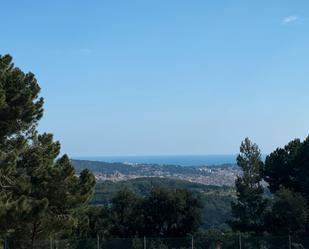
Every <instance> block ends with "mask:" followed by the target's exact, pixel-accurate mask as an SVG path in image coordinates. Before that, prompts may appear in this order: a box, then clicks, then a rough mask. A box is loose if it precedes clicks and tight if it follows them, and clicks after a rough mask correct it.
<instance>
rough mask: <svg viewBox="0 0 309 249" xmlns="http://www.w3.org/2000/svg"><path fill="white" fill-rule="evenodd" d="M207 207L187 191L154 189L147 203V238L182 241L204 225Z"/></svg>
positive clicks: (145, 202)
mask: <svg viewBox="0 0 309 249" xmlns="http://www.w3.org/2000/svg"><path fill="white" fill-rule="evenodd" d="M202 208H203V204H202V202H201V200H200V198H199V196H194V195H193V194H192V192H190V191H188V190H185V189H166V188H159V187H157V188H154V189H153V190H152V191H151V192H150V195H149V196H148V197H146V199H145V200H144V205H143V211H144V223H143V224H144V228H143V233H144V234H143V235H147V236H165V237H181V236H187V235H188V234H193V233H194V232H196V231H197V229H198V228H199V226H200V224H201V212H202Z"/></svg>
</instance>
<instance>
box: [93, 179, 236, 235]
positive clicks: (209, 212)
mask: <svg viewBox="0 0 309 249" xmlns="http://www.w3.org/2000/svg"><path fill="white" fill-rule="evenodd" d="M155 186H161V187H168V188H185V189H189V190H191V191H193V192H194V193H196V194H200V196H201V198H202V201H203V203H204V206H205V207H204V210H203V228H218V229H224V228H227V224H226V220H228V219H229V218H230V203H231V201H232V200H233V196H234V190H233V188H230V187H218V186H207V185H204V184H199V183H192V182H187V181H183V180H174V179H166V178H156V177H151V178H149V177H147V178H138V179H132V180H128V181H121V182H116V183H114V182H111V181H106V182H101V183H97V186H96V190H95V194H94V196H93V198H92V200H91V204H92V205H106V204H108V203H109V201H110V200H111V198H112V197H113V196H114V194H115V193H116V192H117V191H119V190H121V189H123V188H129V189H131V190H133V191H134V192H136V193H137V194H140V195H145V194H147V193H148V192H149V191H150V190H151V188H152V187H155Z"/></svg>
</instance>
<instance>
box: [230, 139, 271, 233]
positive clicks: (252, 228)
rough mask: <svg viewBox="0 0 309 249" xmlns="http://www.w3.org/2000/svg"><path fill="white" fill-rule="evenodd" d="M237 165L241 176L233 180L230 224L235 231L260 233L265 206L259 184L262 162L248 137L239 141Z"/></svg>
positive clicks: (255, 146) (262, 229)
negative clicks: (235, 196)
mask: <svg viewBox="0 0 309 249" xmlns="http://www.w3.org/2000/svg"><path fill="white" fill-rule="evenodd" d="M237 165H238V166H239V167H240V168H241V169H242V176H238V177H237V179H236V181H235V185H236V191H237V200H236V201H234V202H233V203H232V216H233V219H232V220H231V221H230V225H231V227H232V228H233V230H235V231H240V232H249V233H250V232H251V233H255V234H259V233H262V232H263V231H264V222H263V220H264V219H263V213H264V211H265V208H266V206H267V201H266V200H265V199H264V198H263V192H264V191H263V187H262V185H261V182H262V170H263V162H262V160H261V153H260V150H259V148H258V146H257V145H256V144H253V143H252V142H251V141H250V140H249V139H248V138H246V139H245V140H244V141H243V142H242V143H241V146H240V154H239V155H238V157H237Z"/></svg>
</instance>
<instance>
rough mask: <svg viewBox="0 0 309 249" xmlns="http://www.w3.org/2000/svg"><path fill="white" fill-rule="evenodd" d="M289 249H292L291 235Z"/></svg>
mask: <svg viewBox="0 0 309 249" xmlns="http://www.w3.org/2000/svg"><path fill="white" fill-rule="evenodd" d="M289 249H292V238H291V235H289Z"/></svg>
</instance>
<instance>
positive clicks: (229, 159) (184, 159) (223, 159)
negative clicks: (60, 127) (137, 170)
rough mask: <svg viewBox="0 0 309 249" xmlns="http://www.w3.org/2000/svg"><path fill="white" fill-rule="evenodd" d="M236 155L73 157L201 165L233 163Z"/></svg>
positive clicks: (95, 159) (127, 161)
mask: <svg viewBox="0 0 309 249" xmlns="http://www.w3.org/2000/svg"><path fill="white" fill-rule="evenodd" d="M236 156H237V155H170V156H169V155H164V156H160V155H155V156H80V157H79V156H77V157H73V159H80V160H90V161H101V162H110V163H115V162H118V163H119V162H120V163H128V164H141V163H145V164H162V165H166V164H173V165H180V166H203V165H222V164H235V163H236Z"/></svg>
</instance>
